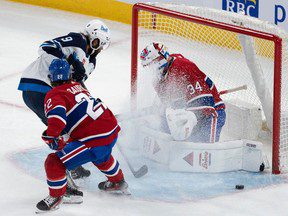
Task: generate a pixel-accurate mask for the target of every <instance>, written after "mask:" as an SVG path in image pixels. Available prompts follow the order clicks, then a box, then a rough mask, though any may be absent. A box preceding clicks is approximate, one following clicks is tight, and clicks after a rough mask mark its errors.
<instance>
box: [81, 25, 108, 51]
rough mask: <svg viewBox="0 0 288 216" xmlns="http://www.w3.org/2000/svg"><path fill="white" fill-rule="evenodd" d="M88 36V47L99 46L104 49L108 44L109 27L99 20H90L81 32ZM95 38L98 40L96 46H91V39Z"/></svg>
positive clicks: (95, 48)
mask: <svg viewBox="0 0 288 216" xmlns="http://www.w3.org/2000/svg"><path fill="white" fill-rule="evenodd" d="M83 33H84V34H85V35H87V36H88V38H89V40H90V44H89V45H90V47H91V48H92V49H94V50H98V49H99V48H103V49H106V48H107V47H108V46H109V45H110V30H109V28H108V27H107V26H106V25H105V24H104V23H103V22H102V21H100V20H96V19H95V20H91V21H90V22H89V23H88V24H87V25H86V26H85V29H84V32H83ZM95 39H98V40H99V45H98V47H94V46H93V41H94V40H95Z"/></svg>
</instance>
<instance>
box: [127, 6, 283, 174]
mask: <svg viewBox="0 0 288 216" xmlns="http://www.w3.org/2000/svg"><path fill="white" fill-rule="evenodd" d="M239 36H240V37H239ZM241 37H242V42H241V41H240V40H239V39H241ZM151 42H162V43H164V44H165V45H166V46H167V47H168V49H169V51H170V53H181V54H183V55H184V56H185V57H186V58H188V59H191V60H192V61H193V62H195V63H196V64H197V65H198V67H199V68H200V69H201V70H202V71H203V72H204V73H206V74H207V75H208V76H209V77H210V78H211V79H212V80H213V81H214V83H215V84H216V86H217V88H218V90H224V89H229V88H234V87H238V86H242V85H247V90H244V91H238V92H234V93H231V94H226V95H223V96H222V99H223V100H224V101H225V102H226V103H227V104H229V103H231V104H232V106H231V107H232V108H233V107H238V108H239V107H240V110H241V109H243V107H247V106H248V107H250V108H251V107H253V108H255V107H256V109H259V110H260V109H261V117H260V118H261V122H266V123H267V127H266V128H268V129H269V130H270V131H271V132H272V133H271V138H270V141H269V142H270V143H271V144H272V145H270V146H269V148H270V153H271V161H272V172H273V173H275V174H279V173H283V172H287V171H288V113H287V112H288V109H287V108H288V101H287V99H288V92H287V90H288V89H287V85H288V78H287V74H288V73H287V72H288V71H287V70H288V62H287V58H288V57H287V34H286V32H284V31H282V30H281V29H279V28H278V27H276V26H274V25H271V24H269V23H267V22H263V21H260V20H259V19H255V18H251V17H248V16H245V15H243V14H234V13H230V12H225V11H218V10H213V9H207V8H196V7H192V6H185V5H171V4H153V5H148V4H136V5H134V7H133V21H132V65H131V71H132V73H131V90H132V91H131V92H132V96H133V99H134V100H133V104H134V106H135V105H137V107H138V108H139V107H143V106H148V105H149V103H150V104H151V103H152V98H153V97H154V96H153V94H155V93H154V91H153V90H152V89H153V88H152V84H151V83H152V82H151V80H149V76H148V75H147V74H145V73H141V71H142V70H143V69H142V66H141V65H140V62H139V54H140V52H141V50H142V49H143V48H144V47H145V46H146V45H148V44H149V43H151ZM150 90H151V91H150ZM136 101H137V102H136ZM243 104H246V105H247V104H249V105H247V106H246V105H243ZM227 107H228V108H227V109H228V110H227V112H229V109H230V108H229V107H230V106H227ZM232 108H231V109H232ZM250 108H249V109H248V113H249V114H248V115H251V113H252V112H253V109H250ZM251 110H252V111H251ZM237 112H238V111H237V110H236V115H237ZM234 114H235V113H234ZM252 114H253V113H252ZM243 118H245V116H244V117H243ZM245 121H246V120H245V119H244V122H245ZM247 121H248V120H247ZM247 121H246V123H247ZM241 122H243V119H242V120H241V121H240V120H239V122H238V120H237V118H236V119H234V120H232V121H231V122H230V123H229V121H228V122H227V124H226V126H225V127H227V128H233V123H234V125H237V124H238V125H239V124H242V123H241ZM254 123H255V120H252V122H248V124H246V126H244V127H242V129H243V130H244V129H246V130H247V132H251V131H253V130H256V131H257V130H258V129H254V128H253V127H254V125H253V124H254ZM238 130H239V129H236V133H235V134H237V133H238ZM261 130H263V127H262V128H261ZM258 132H259V131H257V135H258ZM239 133H240V132H239ZM239 133H238V134H239ZM221 136H222V135H221ZM237 138H239V137H237ZM240 138H241V137H240ZM244 138H245V137H244ZM271 149H272V150H271Z"/></svg>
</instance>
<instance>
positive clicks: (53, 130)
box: [45, 82, 120, 147]
mask: <svg viewBox="0 0 288 216" xmlns="http://www.w3.org/2000/svg"><path fill="white" fill-rule="evenodd" d="M45 114H46V116H47V118H48V128H47V135H48V136H53V137H58V136H59V135H60V134H61V132H62V130H64V132H66V133H67V134H69V136H70V137H71V139H72V140H79V141H81V142H83V143H84V144H85V145H86V146H87V147H94V146H103V145H108V144H110V143H111V142H112V141H113V140H114V139H115V138H116V137H117V134H118V132H119V131H120V127H119V126H118V123H117V120H116V118H115V117H114V115H113V113H112V112H111V111H110V110H109V109H108V108H107V106H106V105H105V104H104V103H102V101H101V100H100V99H95V98H93V97H92V96H91V95H90V93H89V92H88V91H87V90H86V89H84V88H83V87H82V86H81V85H80V84H79V83H76V82H72V83H69V84H64V85H61V86H57V87H55V88H53V89H52V90H50V91H49V92H48V93H47V95H46V97H45Z"/></svg>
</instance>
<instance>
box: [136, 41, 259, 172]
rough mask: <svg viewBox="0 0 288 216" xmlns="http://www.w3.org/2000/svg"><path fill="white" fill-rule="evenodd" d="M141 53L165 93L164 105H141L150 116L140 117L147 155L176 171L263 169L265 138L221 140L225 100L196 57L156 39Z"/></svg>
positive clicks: (159, 89) (156, 84)
mask: <svg viewBox="0 0 288 216" xmlns="http://www.w3.org/2000/svg"><path fill="white" fill-rule="evenodd" d="M140 59H141V64H142V66H143V67H144V68H146V69H145V70H144V71H147V70H149V71H150V72H151V74H153V76H154V79H153V87H154V90H155V91H156V93H157V96H158V98H159V99H160V103H158V105H156V104H154V105H153V106H152V107H150V108H148V109H146V110H145V112H144V111H143V110H142V111H141V112H142V114H143V113H146V114H147V113H149V117H148V116H145V118H142V120H141V118H139V119H137V124H138V125H139V124H140V129H139V131H138V132H139V133H138V135H137V137H138V138H139V139H140V141H141V146H140V148H141V149H142V151H143V153H144V155H145V156H146V157H148V158H150V159H152V160H155V161H157V162H160V163H164V164H167V165H168V166H169V168H170V170H172V171H185V172H227V171H235V170H247V171H252V172H258V171H263V169H264V165H263V159H262V157H263V156H262V143H260V142H257V141H252V140H233V141H226V142H219V138H220V134H221V130H222V127H223V126H224V125H225V121H226V112H225V104H224V102H223V101H222V99H221V98H220V94H219V92H218V90H217V88H216V86H215V84H214V83H213V81H212V80H211V79H210V78H209V77H208V76H206V74H205V73H203V72H202V71H201V70H200V69H199V68H198V67H197V65H196V64H195V63H193V62H192V61H190V60H188V59H187V58H185V57H184V56H182V55H181V54H169V52H168V50H167V48H166V47H165V46H164V45H163V44H161V43H155V42H154V43H151V44H149V45H148V46H146V47H145V48H144V49H143V50H142V52H141V55H140ZM151 114H152V115H151ZM149 118H150V119H149ZM157 119H159V120H158V123H156V124H155V122H157Z"/></svg>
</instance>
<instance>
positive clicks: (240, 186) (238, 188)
mask: <svg viewBox="0 0 288 216" xmlns="http://www.w3.org/2000/svg"><path fill="white" fill-rule="evenodd" d="M235 189H237V190H243V189H244V185H236V186H235Z"/></svg>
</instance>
